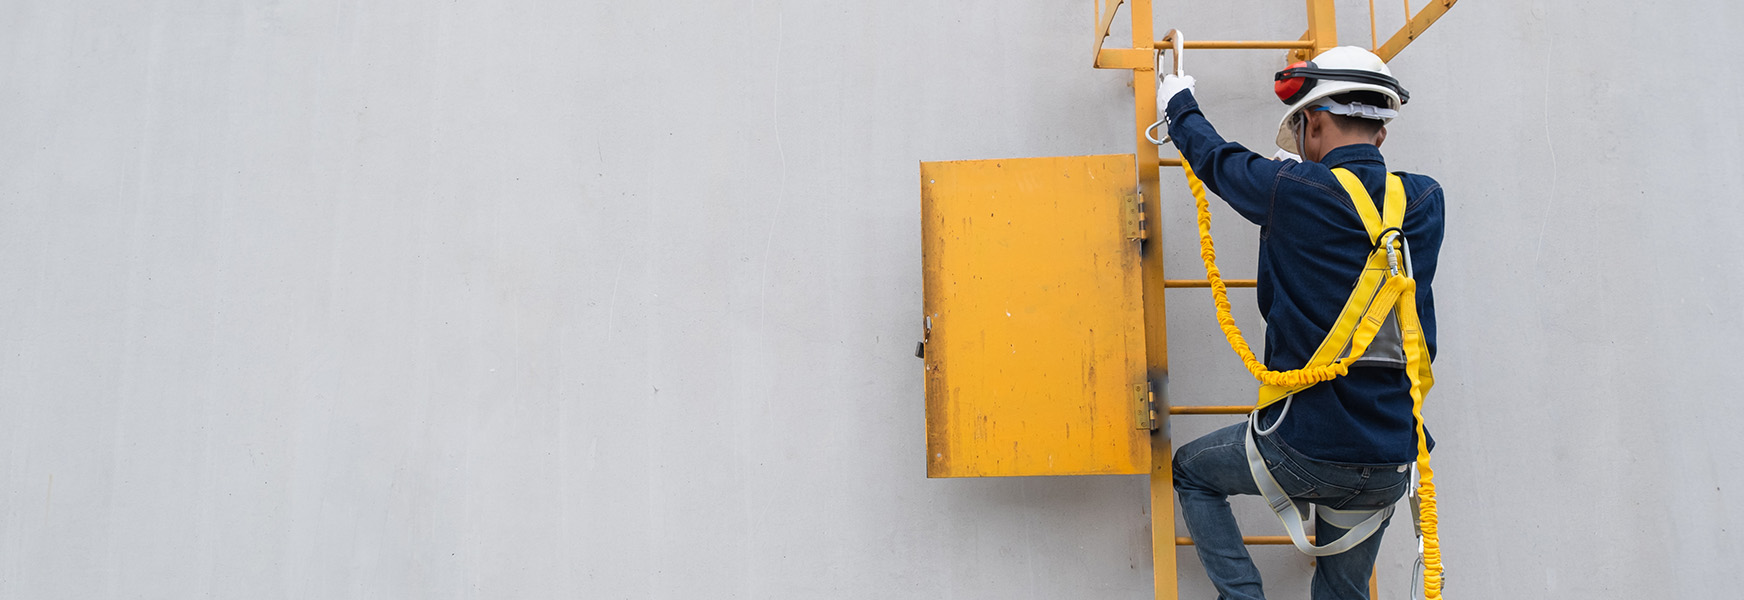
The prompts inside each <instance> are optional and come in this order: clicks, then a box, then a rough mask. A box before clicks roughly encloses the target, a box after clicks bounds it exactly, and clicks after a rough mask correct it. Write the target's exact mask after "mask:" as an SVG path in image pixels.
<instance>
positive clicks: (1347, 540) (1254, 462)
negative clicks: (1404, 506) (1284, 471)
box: [1246, 411, 1393, 556]
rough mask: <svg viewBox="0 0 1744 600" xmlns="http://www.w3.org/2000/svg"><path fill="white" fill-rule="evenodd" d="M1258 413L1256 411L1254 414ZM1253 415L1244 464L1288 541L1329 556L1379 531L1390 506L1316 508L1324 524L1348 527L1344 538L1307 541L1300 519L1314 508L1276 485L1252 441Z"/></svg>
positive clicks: (1304, 550) (1311, 552) (1390, 512)
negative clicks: (1285, 533)
mask: <svg viewBox="0 0 1744 600" xmlns="http://www.w3.org/2000/svg"><path fill="white" fill-rule="evenodd" d="M1253 414H1254V415H1258V414H1259V413H1258V411H1255V412H1254V413H1253ZM1256 425H1257V423H1255V422H1254V416H1252V415H1250V416H1249V418H1248V427H1247V439H1246V444H1247V467H1248V470H1249V471H1250V472H1252V473H1253V478H1254V485H1255V486H1257V487H1259V489H1260V495H1261V496H1264V497H1265V499H1266V505H1267V506H1270V507H1271V509H1272V514H1275V515H1277V516H1278V521H1279V522H1282V523H1283V524H1284V531H1286V532H1288V533H1289V534H1290V541H1291V542H1292V543H1294V544H1295V545H1296V549H1297V550H1301V551H1302V553H1303V554H1307V555H1309V556H1332V555H1334V554H1339V553H1342V552H1344V551H1346V550H1350V549H1351V548H1355V547H1356V545H1357V544H1361V543H1363V542H1364V541H1366V540H1368V539H1369V536H1372V535H1374V534H1375V532H1376V531H1380V530H1381V524H1382V523H1385V522H1386V521H1387V518H1388V517H1391V516H1393V505H1388V506H1387V507H1386V508H1383V509H1380V510H1339V509H1333V508H1327V507H1325V506H1322V507H1319V510H1320V511H1321V515H1320V518H1321V519H1324V520H1325V521H1326V523H1327V524H1329V525H1332V526H1334V527H1337V528H1339V529H1348V530H1350V531H1349V533H1346V534H1344V537H1341V538H1338V539H1336V540H1333V541H1332V542H1329V543H1327V544H1326V545H1324V546H1316V545H1314V544H1311V543H1309V542H1308V534H1307V533H1306V532H1305V531H1304V529H1306V526H1305V525H1303V522H1304V521H1306V520H1307V519H1309V518H1311V517H1310V511H1311V510H1313V509H1312V508H1311V506H1310V505H1309V503H1307V502H1302V501H1297V500H1293V499H1291V498H1290V495H1289V494H1287V493H1284V488H1283V487H1281V486H1279V485H1278V480H1277V479H1276V478H1274V477H1272V471H1271V469H1268V468H1266V459H1265V458H1264V457H1262V456H1260V448H1259V445H1258V444H1256V443H1255V442H1254V427H1255V426H1256Z"/></svg>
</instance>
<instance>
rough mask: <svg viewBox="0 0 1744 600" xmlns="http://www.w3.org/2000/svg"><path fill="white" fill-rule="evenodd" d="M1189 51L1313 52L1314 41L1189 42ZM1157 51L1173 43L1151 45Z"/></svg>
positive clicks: (1173, 44)
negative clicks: (1297, 50) (1298, 50)
mask: <svg viewBox="0 0 1744 600" xmlns="http://www.w3.org/2000/svg"><path fill="white" fill-rule="evenodd" d="M1182 45H1183V46H1184V47H1185V48H1186V49H1188V50H1295V49H1298V48H1300V49H1303V50H1312V49H1314V40H1187V41H1186V42H1185V43H1183V44H1182ZM1151 47H1152V48H1155V49H1157V50H1173V49H1174V48H1175V43H1174V42H1173V41H1170V40H1167V39H1162V40H1157V41H1155V42H1152V43H1151Z"/></svg>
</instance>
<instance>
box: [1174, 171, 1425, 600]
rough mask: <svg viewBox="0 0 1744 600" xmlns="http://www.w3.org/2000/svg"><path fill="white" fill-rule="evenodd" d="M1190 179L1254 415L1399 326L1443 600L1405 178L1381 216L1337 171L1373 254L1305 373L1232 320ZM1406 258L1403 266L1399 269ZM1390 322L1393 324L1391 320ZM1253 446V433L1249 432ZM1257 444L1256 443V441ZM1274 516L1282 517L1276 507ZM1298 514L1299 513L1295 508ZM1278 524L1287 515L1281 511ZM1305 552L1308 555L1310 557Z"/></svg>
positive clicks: (1202, 247)
mask: <svg viewBox="0 0 1744 600" xmlns="http://www.w3.org/2000/svg"><path fill="white" fill-rule="evenodd" d="M1181 166H1182V167H1183V168H1184V170H1185V172H1186V175H1187V187H1188V189H1189V190H1191V191H1192V192H1193V200H1194V203H1195V204H1196V205H1197V207H1198V211H1199V256H1200V258H1201V259H1203V260H1204V262H1205V275H1206V279H1208V280H1210V282H1211V295H1212V298H1213V301H1214V302H1215V304H1216V306H1217V324H1218V326H1219V327H1221V328H1222V329H1223V335H1224V337H1226V338H1228V339H1229V346H1230V347H1231V348H1233V349H1234V350H1235V353H1236V354H1237V355H1239V356H1240V357H1241V361H1242V364H1244V365H1246V366H1247V370H1248V372H1250V373H1253V376H1254V379H1257V380H1259V382H1260V383H1261V386H1260V390H1259V401H1258V402H1257V403H1256V404H1255V406H1254V414H1256V415H1257V414H1258V412H1259V410H1260V409H1263V408H1265V407H1267V406H1270V405H1272V404H1274V403H1276V402H1278V401H1280V400H1284V399H1286V398H1288V397H1290V395H1292V394H1295V393H1296V392H1300V391H1302V390H1305V389H1308V388H1309V387H1311V386H1313V385H1314V384H1316V383H1320V382H1322V381H1330V380H1332V379H1334V378H1336V377H1339V376H1342V375H1345V374H1347V373H1349V369H1350V365H1351V363H1353V362H1355V361H1357V360H1359V359H1361V358H1362V357H1363V355H1364V353H1365V352H1366V351H1367V350H1368V348H1369V344H1370V343H1371V342H1373V341H1374V339H1375V336H1376V335H1377V334H1379V333H1380V332H1381V330H1382V327H1383V326H1384V325H1386V324H1388V323H1389V322H1393V321H1394V320H1395V319H1396V322H1397V324H1398V328H1399V336H1400V339H1401V341H1402V345H1403V350H1404V355H1405V356H1404V358H1405V373H1406V375H1407V376H1408V377H1409V378H1410V380H1411V416H1412V418H1413V419H1414V420H1415V424H1416V428H1417V471H1418V477H1419V479H1418V484H1417V496H1418V499H1419V503H1418V514H1417V517H1418V521H1417V527H1418V531H1419V532H1420V535H1421V544H1422V547H1421V549H1420V552H1421V555H1422V556H1421V560H1422V562H1423V593H1424V597H1425V598H1426V599H1427V600H1439V599H1440V598H1441V584H1442V578H1441V575H1442V569H1441V543H1440V539H1439V537H1438V536H1437V524H1438V522H1437V519H1436V513H1435V483H1434V480H1435V471H1433V470H1432V469H1430V467H1429V442H1428V437H1427V436H1426V435H1425V432H1424V427H1423V397H1424V395H1426V394H1428V393H1429V388H1430V387H1431V386H1433V385H1435V377H1434V375H1433V373H1431V371H1430V364H1429V363H1430V361H1429V347H1428V344H1427V343H1426V341H1425V340H1424V338H1423V327H1422V323H1421V322H1420V321H1419V319H1418V315H1417V282H1416V280H1414V279H1412V277H1411V269H1410V246H1409V244H1407V243H1406V242H1405V239H1404V236H1403V231H1402V230H1401V226H1402V224H1403V223H1404V216H1405V188H1404V183H1403V182H1401V181H1400V179H1399V176H1397V175H1393V174H1391V173H1389V174H1387V191H1386V196H1385V198H1383V202H1382V206H1381V210H1380V211H1379V212H1377V211H1376V210H1375V202H1374V200H1373V198H1371V197H1370V196H1369V193H1368V190H1367V189H1364V187H1363V185H1362V182H1361V181H1359V180H1357V178H1356V175H1354V174H1352V173H1351V172H1350V171H1347V170H1345V169H1333V170H1332V173H1333V174H1334V175H1335V176H1337V177H1338V180H1339V183H1341V184H1343V185H1344V189H1345V191H1346V192H1348V193H1349V194H1350V197H1351V201H1352V204H1354V205H1356V210H1357V214H1358V215H1360V216H1361V217H1362V222H1363V227H1364V228H1365V229H1367V230H1368V235H1369V239H1370V240H1372V241H1373V242H1374V245H1375V248H1374V250H1373V251H1371V252H1370V253H1369V256H1368V260H1367V262H1366V264H1365V265H1364V267H1363V272H1362V275H1361V276H1360V277H1359V278H1358V280H1357V283H1356V287H1355V289H1353V290H1352V291H1351V294H1350V299H1349V300H1346V301H1345V304H1344V308H1343V310H1341V311H1339V314H1338V320H1337V322H1336V323H1335V324H1334V325H1333V327H1332V330H1331V331H1330V332H1329V333H1327V336H1326V339H1325V340H1323V341H1321V342H1320V346H1319V348H1317V349H1316V350H1315V351H1314V355H1313V356H1312V357H1311V358H1310V359H1309V361H1308V364H1307V365H1306V366H1304V367H1302V368H1301V369H1295V370H1291V371H1273V370H1271V369H1269V368H1267V367H1266V365H1265V363H1262V362H1260V360H1259V359H1258V358H1255V357H1254V353H1253V350H1252V349H1250V348H1249V347H1248V344H1247V340H1246V339H1244V338H1243V337H1242V335H1241V329H1240V328H1238V327H1236V325H1235V318H1234V317H1233V316H1231V315H1230V306H1229V290H1228V288H1227V287H1225V286H1224V284H1223V277H1222V273H1221V272H1220V271H1218V269H1217V250H1216V247H1215V245H1214V244H1213V243H1212V240H1211V206H1210V203H1209V202H1207V201H1206V199H1205V184H1204V182H1201V181H1199V178H1198V176H1196V175H1194V174H1193V168H1192V167H1191V166H1189V165H1187V164H1186V162H1185V161H1182V165H1181ZM1401 255H1403V260H1404V265H1403V267H1401V264H1400V261H1401ZM1389 315H1392V316H1393V317H1394V318H1393V319H1389V318H1388V316H1389ZM1249 435H1250V440H1251V435H1252V431H1251V426H1250V432H1249ZM1250 444H1251V441H1250ZM1273 509H1274V511H1281V510H1283V509H1281V508H1279V507H1273ZM1289 510H1295V509H1293V508H1292V509H1289ZM1279 515H1280V518H1283V513H1282V512H1279ZM1304 551H1306V549H1305V550H1304Z"/></svg>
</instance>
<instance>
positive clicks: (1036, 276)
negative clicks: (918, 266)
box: [920, 154, 1152, 477]
mask: <svg viewBox="0 0 1744 600" xmlns="http://www.w3.org/2000/svg"><path fill="white" fill-rule="evenodd" d="M920 172H921V213H922V215H921V216H922V225H921V235H922V240H923V241H922V262H923V272H924V288H925V291H924V306H925V315H926V327H927V333H926V344H925V346H924V349H925V352H924V354H925V356H924V357H925V359H926V402H927V475H928V476H930V477H992V476H1011V475H1088V474H1138V473H1147V472H1149V471H1150V460H1151V455H1150V452H1151V448H1150V439H1151V436H1150V431H1149V430H1150V426H1151V425H1150V424H1151V419H1152V415H1151V407H1150V405H1149V394H1148V390H1149V388H1148V386H1147V385H1146V382H1145V337H1144V312H1143V309H1144V304H1143V290H1142V284H1141V281H1140V273H1139V238H1140V237H1142V231H1143V230H1142V228H1141V227H1140V222H1139V221H1140V219H1141V217H1140V214H1141V213H1140V212H1139V204H1138V189H1137V182H1138V177H1137V175H1136V173H1135V170H1134V157H1133V155H1130V154H1119V155H1104V156H1072V157H1055V158H1027V159H1007V160H970V161H952V162H926V163H921V168H920Z"/></svg>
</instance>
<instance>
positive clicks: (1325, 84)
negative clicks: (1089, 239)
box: [1157, 47, 1443, 600]
mask: <svg viewBox="0 0 1744 600" xmlns="http://www.w3.org/2000/svg"><path fill="white" fill-rule="evenodd" d="M1274 80H1275V85H1274V88H1275V89H1274V91H1275V92H1277V94H1278V96H1279V99H1281V100H1283V101H1284V102H1285V103H1286V104H1288V105H1289V109H1288V110H1287V111H1286V112H1285V113H1284V118H1283V119H1282V121H1281V122H1280V123H1279V124H1278V137H1277V142H1278V145H1279V147H1280V149H1281V150H1282V152H1280V153H1278V154H1277V155H1274V156H1272V157H1268V156H1263V155H1261V154H1258V153H1255V152H1252V151H1249V150H1248V149H1247V148H1245V147H1243V146H1242V145H1241V144H1237V143H1234V142H1230V141H1227V140H1225V139H1224V138H1223V137H1222V136H1220V135H1218V133H1217V130H1216V129H1214V128H1212V126H1211V122H1210V121H1208V120H1207V119H1206V117H1205V114H1204V113H1203V112H1202V111H1201V109H1200V107H1199V104H1198V102H1197V100H1196V98H1195V97H1194V81H1193V78H1192V77H1189V76H1184V75H1181V76H1178V75H1174V74H1170V75H1167V76H1165V77H1163V78H1162V80H1161V81H1160V82H1159V85H1158V92H1157V97H1158V98H1159V99H1161V100H1162V101H1163V102H1165V103H1166V104H1165V108H1164V110H1162V111H1160V112H1162V113H1163V114H1162V115H1159V118H1161V119H1163V120H1164V121H1165V122H1166V123H1167V125H1168V133H1169V136H1170V137H1171V138H1172V139H1173V142H1174V144H1175V146H1176V147H1177V148H1178V149H1179V150H1180V152H1181V157H1182V158H1183V159H1185V160H1186V161H1187V163H1188V165H1189V166H1191V167H1192V169H1193V171H1194V172H1196V173H1197V175H1198V176H1199V177H1200V178H1202V179H1203V180H1204V182H1205V186H1206V187H1207V188H1209V189H1210V190H1211V191H1212V192H1215V193H1216V194H1217V195H1218V196H1221V197H1222V198H1223V200H1224V201H1225V202H1227V203H1229V206H1230V207H1231V208H1234V209H1235V212H1236V213H1238V214H1240V215H1241V216H1242V217H1244V218H1246V219H1247V220H1248V221H1251V222H1253V223H1254V224H1255V225H1258V226H1260V231H1259V238H1260V240H1259V241H1260V244H1259V268H1258V279H1259V283H1258V290H1257V296H1258V301H1259V311H1260V314H1261V315H1262V316H1264V318H1265V321H1266V340H1265V341H1266V343H1265V356H1264V362H1265V364H1266V366H1267V367H1269V368H1270V369H1273V370H1279V371H1282V370H1289V369H1298V368H1301V367H1303V366H1305V365H1306V364H1307V363H1308V362H1309V359H1310V356H1311V355H1313V354H1314V353H1315V350H1316V348H1317V347H1318V346H1319V345H1320V344H1321V342H1322V340H1323V339H1325V338H1326V337H1327V335H1328V333H1329V331H1331V330H1332V329H1333V327H1334V323H1335V322H1336V321H1337V318H1338V316H1339V314H1340V310H1341V308H1342V307H1343V306H1344V305H1345V304H1346V301H1347V299H1349V298H1350V297H1351V296H1352V286H1353V282H1355V281H1357V279H1358V276H1359V275H1360V274H1361V273H1362V272H1363V269H1364V265H1365V261H1366V259H1367V258H1368V257H1369V254H1370V252H1371V251H1373V250H1375V249H1376V247H1377V240H1376V239H1374V238H1372V237H1371V235H1370V233H1369V232H1368V231H1367V230H1366V229H1365V226H1364V221H1363V220H1362V218H1361V217H1360V216H1359V214H1358V211H1357V210H1356V207H1355V204H1354V202H1357V201H1366V202H1373V203H1375V204H1376V209H1375V210H1377V211H1379V210H1380V206H1379V205H1380V204H1381V203H1382V200H1383V198H1384V197H1385V196H1386V193H1387V187H1388V185H1387V184H1388V178H1389V177H1388V172H1387V167H1386V163H1385V161H1384V160H1383V159H1382V157H1381V151H1380V147H1381V144H1382V142H1384V141H1386V139H1387V128H1386V124H1387V123H1388V122H1389V121H1391V120H1392V119H1393V118H1394V117H1396V116H1397V115H1398V114H1399V110H1400V108H1401V107H1402V106H1403V105H1404V103H1405V102H1406V101H1407V100H1408V99H1409V94H1407V93H1406V91H1405V89H1404V88H1402V87H1400V86H1399V84H1398V82H1397V81H1396V80H1395V79H1393V77H1392V73H1391V72H1390V71H1389V69H1388V68H1387V65H1386V63H1385V62H1383V61H1382V60H1381V59H1380V57H1378V56H1376V55H1375V54H1374V53H1372V52H1369V51H1367V50H1364V49H1362V48H1357V47H1339V48H1332V49H1329V50H1326V51H1325V52H1323V53H1321V54H1320V55H1318V56H1316V57H1314V59H1313V60H1312V61H1308V62H1305V63H1298V64H1296V65H1293V66H1292V67H1291V68H1289V69H1286V70H1284V71H1281V72H1279V73H1278V74H1277V75H1276V76H1275V77H1274ZM1280 157H1282V158H1280ZM1335 169H1343V170H1345V171H1348V173H1349V174H1352V175H1354V176H1355V180H1358V181H1360V183H1361V187H1362V188H1364V189H1363V190H1362V191H1366V194H1361V195H1364V196H1366V197H1362V198H1358V197H1356V196H1358V194H1353V193H1351V192H1350V191H1347V188H1346V187H1345V185H1344V184H1342V183H1341V181H1340V178H1339V176H1338V175H1337V174H1335V172H1334V170H1335ZM1397 176H1398V178H1399V179H1400V180H1401V182H1402V183H1403V191H1404V198H1405V206H1406V209H1405V213H1404V218H1403V225H1402V227H1400V229H1402V230H1403V237H1404V238H1405V239H1406V240H1407V243H1408V250H1407V252H1408V254H1409V258H1408V259H1407V262H1409V263H1410V265H1411V267H1410V268H1411V275H1412V276H1414V277H1415V279H1416V282H1417V288H1416V290H1417V291H1416V301H1417V306H1418V307H1419V310H1418V313H1419V316H1420V318H1421V322H1422V331H1423V335H1424V338H1425V341H1426V342H1427V346H1428V349H1429V355H1430V356H1434V352H1435V303H1434V296H1433V294H1432V293H1431V291H1430V284H1431V282H1432V281H1433V279H1434V277H1435V266H1436V255H1437V253H1438V252H1439V251H1440V249H1441V240H1442V204H1443V200H1442V191H1441V186H1440V185H1439V184H1437V183H1436V182H1435V180H1433V179H1430V178H1429V177H1426V176H1423V175H1416V174H1411V173H1402V172H1401V173H1397ZM1353 185H1354V183H1353ZM1370 214H1373V213H1370ZM1388 324H1389V325H1391V326H1392V328H1393V329H1392V333H1391V334H1389V332H1388V331H1386V328H1383V331H1382V333H1381V334H1380V335H1378V336H1377V337H1376V338H1375V341H1374V343H1372V344H1371V345H1370V347H1369V348H1368V351H1367V352H1364V353H1363V354H1362V355H1361V357H1360V358H1359V359H1357V360H1355V361H1354V362H1353V363H1352V366H1351V368H1350V369H1349V374H1348V375H1346V376H1344V377H1340V378H1337V379H1333V380H1331V381H1328V382H1324V383H1319V384H1315V385H1313V386H1312V387H1309V388H1307V389H1303V390H1300V391H1298V392H1296V393H1295V394H1294V396H1292V397H1290V398H1288V400H1287V401H1284V402H1277V403H1274V404H1271V405H1270V406H1268V407H1266V408H1264V409H1262V410H1260V411H1256V414H1254V415H1251V416H1250V420H1249V422H1247V423H1243V424H1239V425H1231V426H1229V427H1225V428H1223V429H1219V430H1217V431H1214V432H1212V433H1210V434H1207V435H1205V436H1204V437H1201V438H1199V439H1197V440H1194V441H1192V442H1190V443H1187V444H1186V445H1184V446H1182V447H1181V448H1180V450H1179V451H1177V452H1176V454H1175V459H1174V463H1173V465H1172V466H1173V469H1174V475H1175V491H1176V493H1177V494H1178V495H1179V497H1180V499H1181V515H1182V518H1183V519H1184V520H1185V521H1186V524H1187V529H1188V531H1189V532H1190V533H1191V535H1192V536H1193V543H1194V549H1195V550H1196V551H1197V552H1198V554H1199V560H1200V562H1201V563H1203V564H1204V566H1205V571H1206V574H1207V575H1208V576H1209V577H1210V579H1211V581H1212V583H1213V584H1214V585H1215V586H1216V587H1217V591H1218V593H1219V594H1220V597H1221V598H1223V599H1226V600H1251V599H1259V598H1263V597H1264V595H1263V592H1262V590H1261V585H1260V574H1259V571H1258V570H1257V569H1255V568H1254V565H1253V562H1252V560H1251V559H1250V558H1249V556H1248V553H1247V549H1246V547H1245V546H1244V545H1243V543H1242V539H1241V531H1240V530H1239V529H1238V528H1237V526H1236V522H1235V517H1234V515H1233V514H1232V513H1231V511H1230V507H1229V502H1228V497H1229V496H1231V495H1238V494H1249V495H1254V494H1259V493H1260V490H1259V488H1258V487H1257V484H1256V481H1255V479H1256V478H1257V477H1260V476H1262V474H1264V473H1268V472H1269V475H1270V477H1271V478H1273V479H1275V480H1276V482H1277V484H1278V485H1277V487H1278V488H1281V489H1282V490H1283V493H1286V494H1288V495H1289V497H1290V498H1291V499H1292V500H1295V501H1307V502H1308V503H1312V504H1314V505H1316V506H1318V507H1329V508H1333V509H1344V510H1347V511H1350V510H1357V511H1381V510H1383V509H1385V510H1387V511H1389V512H1386V513H1380V514H1381V516H1380V517H1376V519H1375V523H1377V524H1378V526H1379V529H1378V530H1375V531H1374V532H1373V533H1372V534H1370V535H1369V536H1368V537H1367V539H1364V540H1362V541H1361V542H1360V543H1357V544H1356V545H1355V546H1353V547H1351V548H1350V549H1348V550H1346V551H1343V552H1340V553H1337V554H1332V555H1328V556H1321V557H1320V558H1318V560H1317V562H1316V564H1315V569H1314V578H1313V581H1312V584H1311V597H1312V598H1314V600H1332V599H1340V598H1349V599H1359V598H1368V590H1367V583H1368V579H1369V575H1370V571H1371V569H1372V568H1373V565H1374V562H1375V555H1376V552H1377V551H1378V550H1379V548H1380V544H1381V531H1382V530H1384V529H1385V527H1386V523H1387V522H1388V520H1387V519H1386V518H1385V517H1386V516H1389V515H1390V514H1391V513H1390V508H1389V507H1391V506H1392V505H1393V504H1394V503H1395V502H1397V501H1398V500H1399V499H1400V498H1401V497H1403V496H1404V495H1405V493H1406V491H1407V488H1408V487H1410V485H1411V472H1410V471H1411V470H1410V465H1411V463H1412V462H1413V460H1414V459H1415V458H1416V456H1417V429H1416V427H1415V426H1414V424H1415V422H1414V419H1413V415H1412V398H1411V394H1410V391H1411V382H1410V380H1409V378H1408V377H1407V374H1406V372H1405V369H1404V367H1405V360H1404V358H1403V354H1402V352H1401V351H1400V349H1399V348H1400V345H1399V341H1398V339H1397V333H1396V332H1397V325H1396V324H1395V321H1394V320H1393V319H1392V318H1389V319H1388ZM1425 436H1427V433H1426V432H1425ZM1425 442H1426V443H1427V442H1428V440H1425ZM1250 445H1251V446H1253V447H1255V448H1257V454H1258V455H1259V456H1260V457H1263V460H1264V463H1263V464H1264V466H1265V468H1264V469H1263V470H1262V469H1260V467H1259V466H1258V464H1257V463H1258V462H1259V461H1257V460H1256V461H1254V463H1255V464H1254V466H1253V470H1252V471H1251V472H1250V461H1249V457H1248V447H1249V446H1250ZM1285 504H1288V503H1285ZM1291 510H1292V511H1293V510H1294V509H1291ZM1324 510H1325V509H1324V508H1319V509H1317V511H1316V512H1317V515H1320V516H1319V517H1318V518H1316V519H1315V527H1314V531H1315V533H1316V535H1317V537H1318V539H1317V540H1315V542H1316V543H1319V544H1323V545H1324V544H1328V543H1329V542H1332V541H1334V540H1337V539H1338V538H1340V537H1341V536H1343V535H1344V534H1345V533H1346V532H1347V531H1349V530H1347V529H1341V528H1339V527H1335V526H1333V525H1331V524H1329V523H1327V522H1326V520H1325V519H1326V518H1328V517H1325V516H1324V512H1322V511H1324ZM1279 514H1280V515H1282V514H1284V513H1282V512H1280V513H1279ZM1345 525H1346V527H1350V525H1349V523H1345ZM1353 529H1355V528H1353ZM1355 539H1357V538H1354V537H1353V538H1352V540H1355Z"/></svg>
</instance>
